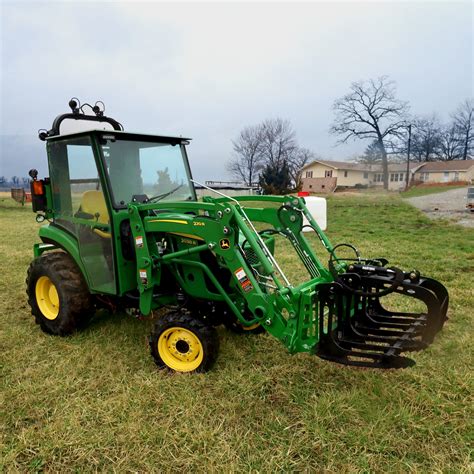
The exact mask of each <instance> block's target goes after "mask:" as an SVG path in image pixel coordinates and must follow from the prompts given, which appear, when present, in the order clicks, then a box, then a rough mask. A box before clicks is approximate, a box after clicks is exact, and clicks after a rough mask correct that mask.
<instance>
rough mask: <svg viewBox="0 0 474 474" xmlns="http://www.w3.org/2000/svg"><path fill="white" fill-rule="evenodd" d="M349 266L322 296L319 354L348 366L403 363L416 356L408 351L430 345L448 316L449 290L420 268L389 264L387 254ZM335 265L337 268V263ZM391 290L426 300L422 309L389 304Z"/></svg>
mask: <svg viewBox="0 0 474 474" xmlns="http://www.w3.org/2000/svg"><path fill="white" fill-rule="evenodd" d="M357 262H358V263H357V264H351V265H349V266H348V270H349V271H348V272H347V273H342V274H338V275H337V276H336V277H335V281H334V282H333V283H331V284H326V285H325V286H324V288H322V289H321V291H320V292H319V295H318V299H319V305H318V307H319V334H320V342H319V345H318V353H317V354H318V355H319V357H321V358H323V359H328V360H331V361H334V362H339V363H341V364H346V365H355V366H362V367H379V368H402V367H409V366H411V365H414V363H415V362H414V361H413V360H412V359H410V358H408V357H405V356H402V355H401V354H402V353H404V352H410V351H418V350H421V349H424V348H426V347H427V346H428V345H429V344H431V343H432V342H433V340H434V337H435V335H436V334H437V333H438V332H439V331H440V330H441V328H442V327H443V324H444V322H445V321H446V319H447V316H446V313H447V309H448V302H449V297H448V292H447V290H446V288H445V287H444V286H443V285H442V284H441V283H439V282H437V281H436V280H433V279H431V278H426V277H423V276H420V275H419V273H418V272H416V271H412V272H403V271H401V270H399V269H397V268H394V267H392V268H387V267H385V266H384V265H385V264H386V263H387V262H386V261H385V260H383V259H379V260H372V261H367V260H365V261H362V260H360V259H357ZM329 266H330V268H331V270H334V265H333V262H331V261H330V265H329ZM390 293H395V294H400V295H403V296H407V297H410V298H414V299H417V300H419V301H421V302H422V303H423V304H424V306H425V310H424V311H422V312H420V313H414V312H397V311H391V310H389V309H387V308H386V307H385V306H384V304H383V298H384V297H385V296H387V295H388V294H390Z"/></svg>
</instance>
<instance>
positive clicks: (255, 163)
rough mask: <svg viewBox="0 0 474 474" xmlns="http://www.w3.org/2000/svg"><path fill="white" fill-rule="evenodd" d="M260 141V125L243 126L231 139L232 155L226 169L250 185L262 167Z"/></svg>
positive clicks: (256, 179)
mask: <svg viewBox="0 0 474 474" xmlns="http://www.w3.org/2000/svg"><path fill="white" fill-rule="evenodd" d="M261 143H262V126H261V125H256V126H250V127H245V128H244V129H243V130H242V131H241V132H240V134H239V136H238V137H237V138H236V140H234V141H232V145H233V149H234V156H233V157H232V160H231V161H230V163H229V166H228V169H229V171H230V172H231V174H232V175H233V176H235V177H236V178H239V179H241V180H242V181H244V183H245V184H247V185H248V186H252V184H254V183H255V182H257V181H258V172H259V171H260V170H261V169H262V167H263V157H262V154H261V153H260V149H261Z"/></svg>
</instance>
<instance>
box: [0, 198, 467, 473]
mask: <svg viewBox="0 0 474 474" xmlns="http://www.w3.org/2000/svg"><path fill="white" fill-rule="evenodd" d="M328 216H329V230H328V234H329V236H330V238H331V239H332V241H333V242H334V243H338V242H343V241H346V242H347V241H349V242H353V243H356V244H357V245H358V247H359V248H360V249H361V250H362V252H363V253H364V254H365V255H368V256H385V257H387V258H389V259H390V260H391V263H392V264H394V265H397V266H404V267H405V268H413V267H415V268H419V269H420V270H422V271H423V272H424V273H426V274H429V275H431V276H433V277H434V278H437V279H439V280H441V281H442V282H443V283H444V284H445V285H446V286H447V287H448V289H449V292H450V296H451V306H450V311H449V317H450V320H449V321H448V323H447V324H446V326H445V329H444V330H443V332H442V333H440V334H439V335H438V337H437V340H436V341H435V343H434V344H433V345H432V346H430V347H429V348H428V349H427V350H426V351H423V352H420V353H416V354H414V358H415V359H416V361H417V365H416V366H415V367H413V368H410V369H406V370H400V371H395V370H390V371H385V372H382V371H376V370H369V369H355V368H349V367H343V366H338V365H335V364H331V363H329V362H324V361H322V360H320V359H318V358H316V357H311V356H308V355H304V354H300V355H295V356H290V355H288V354H287V353H286V351H285V350H284V348H283V347H282V346H280V345H279V343H278V342H277V341H276V340H274V339H273V338H271V337H270V336H269V335H266V334H263V335H259V336H238V335H235V334H232V333H229V332H227V331H225V330H224V329H223V328H219V335H220V338H221V350H220V355H219V358H218V360H217V363H216V366H215V368H214V370H213V371H211V372H209V373H207V374H200V375H186V374H184V375H171V374H169V373H166V372H161V371H159V370H157V369H156V367H155V365H154V363H153V361H152V359H151V357H150V356H149V354H148V348H147V342H146V338H147V335H148V332H149V327H150V324H151V323H150V321H146V322H143V321H138V320H135V319H133V318H131V317H128V316H126V315H125V314H117V315H110V314H104V313H103V314H101V315H98V316H96V317H95V318H94V319H93V321H92V323H91V325H90V326H89V327H88V328H87V329H86V330H84V331H83V332H81V333H78V334H76V335H74V336H71V337H67V338H57V337H51V336H47V335H45V334H43V333H42V332H41V331H40V330H39V328H38V327H37V326H35V324H34V321H33V319H32V317H31V315H30V312H29V308H28V306H27V303H26V297H25V285H24V280H25V274H26V269H27V266H28V264H29V262H30V260H31V258H32V251H31V247H32V244H33V243H34V242H35V241H36V240H37V237H36V234H37V227H38V224H36V223H35V221H34V215H33V214H32V213H31V210H30V208H29V207H27V206H26V207H25V208H22V207H21V206H19V205H17V204H15V203H13V202H12V201H10V200H9V199H7V198H3V199H2V198H1V197H0V223H1V227H0V229H1V231H0V232H1V240H0V258H1V261H2V275H1V278H0V291H1V295H2V297H1V298H0V312H1V316H2V318H1V332H0V338H1V339H0V343H1V347H2V364H1V368H2V378H3V381H2V398H3V409H2V415H1V416H2V431H3V433H2V434H3V440H2V441H3V442H2V451H3V452H2V465H1V466H0V469H1V470H2V471H7V472H8V471H21V472H27V471H41V470H44V471H50V472H69V471H74V472H76V471H77V472H91V471H97V470H100V471H103V470H106V471H111V472H113V471H116V472H150V471H157V472H158V471H160V472H175V471H178V472H179V471H180V472H217V471H220V472H232V471H240V472H248V471H260V472H275V471H279V472H288V471H307V472H309V471H311V472H314V471H318V472H319V471H323V470H326V471H328V472H382V471H384V472H453V473H457V472H472V469H473V464H472V457H471V449H472V443H473V432H474V431H473V425H472V420H473V406H474V405H473V396H472V395H473V393H474V390H473V389H474V386H473V379H472V363H473V344H472V336H473V325H472V309H473V296H472V282H473V269H474V245H473V244H474V243H473V239H472V230H470V229H465V228H461V227H457V226H453V225H450V224H448V223H447V222H443V221H430V220H429V219H427V218H426V217H424V216H423V215H422V214H421V213H420V212H418V211H417V210H415V209H413V208H411V207H410V206H409V205H407V204H405V203H403V202H402V200H401V199H400V198H399V197H397V196H389V197H384V196H374V195H371V196H363V195H360V196H357V195H355V196H350V197H344V196H341V197H339V196H334V197H331V198H330V200H329V202H328Z"/></svg>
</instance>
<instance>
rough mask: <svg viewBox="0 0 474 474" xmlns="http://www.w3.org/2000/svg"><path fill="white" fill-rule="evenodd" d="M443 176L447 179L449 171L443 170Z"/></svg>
mask: <svg viewBox="0 0 474 474" xmlns="http://www.w3.org/2000/svg"><path fill="white" fill-rule="evenodd" d="M444 177H445V179H449V171H445V172H444Z"/></svg>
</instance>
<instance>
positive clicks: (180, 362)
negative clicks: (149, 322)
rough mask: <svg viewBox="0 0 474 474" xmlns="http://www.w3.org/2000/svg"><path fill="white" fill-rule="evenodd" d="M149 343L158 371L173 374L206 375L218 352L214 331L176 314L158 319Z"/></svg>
mask: <svg viewBox="0 0 474 474" xmlns="http://www.w3.org/2000/svg"><path fill="white" fill-rule="evenodd" d="M149 343H150V352H151V355H152V357H153V359H154V360H155V363H156V364H157V365H158V367H160V368H168V369H170V370H173V371H175V372H206V371H207V370H209V369H210V368H211V367H212V365H213V364H214V362H215V360H216V358H217V352H218V349H219V339H218V337H217V333H216V330H215V329H214V328H213V327H211V326H208V325H206V324H204V323H203V322H202V321H200V320H199V319H196V318H193V317H192V316H191V315H189V314H186V313H181V312H176V311H172V312H170V313H168V314H166V315H165V316H163V317H162V318H160V319H158V321H157V322H156V324H155V327H154V329H153V331H152V333H151V335H150V338H149Z"/></svg>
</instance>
